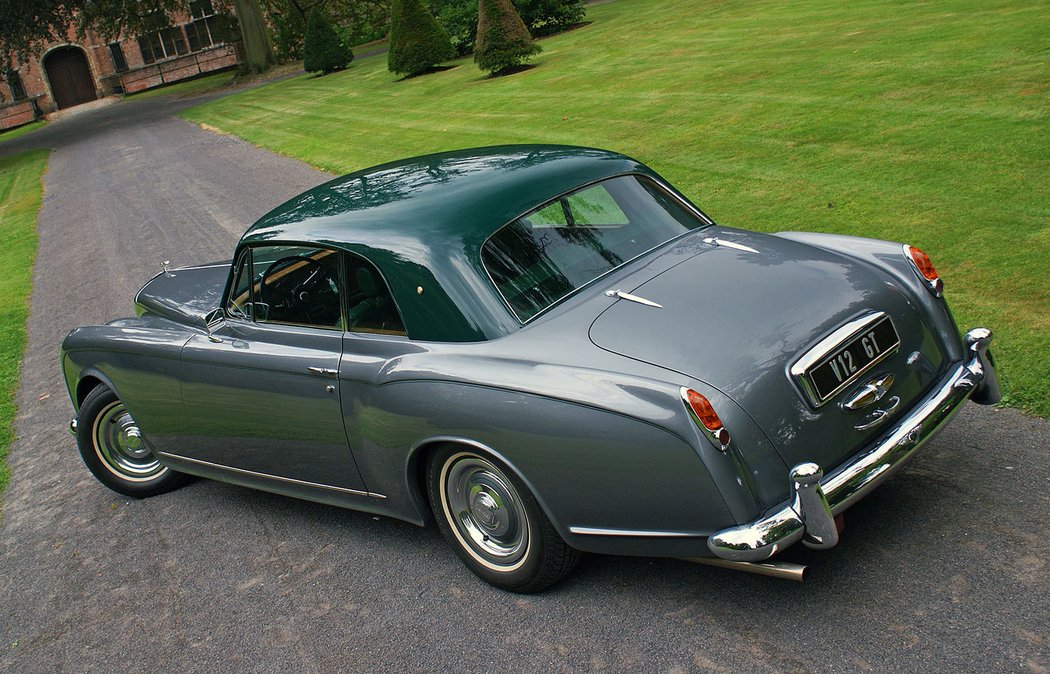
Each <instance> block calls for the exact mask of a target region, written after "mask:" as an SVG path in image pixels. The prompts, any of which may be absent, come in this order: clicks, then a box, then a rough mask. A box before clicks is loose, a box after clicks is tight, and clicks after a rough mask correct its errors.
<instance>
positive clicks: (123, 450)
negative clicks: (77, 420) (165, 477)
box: [92, 401, 167, 482]
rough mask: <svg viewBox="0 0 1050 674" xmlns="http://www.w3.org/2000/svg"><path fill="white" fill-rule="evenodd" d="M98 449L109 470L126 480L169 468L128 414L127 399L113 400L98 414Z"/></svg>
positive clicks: (147, 477)
mask: <svg viewBox="0 0 1050 674" xmlns="http://www.w3.org/2000/svg"><path fill="white" fill-rule="evenodd" d="M93 431H94V432H93V434H92V435H93V437H94V441H95V453H96V454H97V455H98V458H99V459H101V460H102V465H104V466H105V467H106V468H107V469H108V470H109V471H110V472H112V473H113V474H114V475H116V476H117V477H120V478H122V479H124V480H132V481H136V482H144V481H146V480H152V479H153V478H155V477H156V476H157V475H159V474H160V473H162V472H163V471H165V470H167V468H165V467H164V466H161V465H160V462H159V461H157V459H156V458H155V457H154V456H153V448H152V447H150V446H149V443H148V442H147V441H146V439H145V438H144V437H142V431H140V430H139V427H138V425H137V424H136V423H135V420H134V419H132V418H131V415H130V414H128V410H127V408H125V407H124V403H122V402H120V401H117V402H114V403H111V404H110V405H109V406H107V407H106V408H105V409H104V410H102V412H100V413H99V415H98V417H96V418H95V427H94V429H93Z"/></svg>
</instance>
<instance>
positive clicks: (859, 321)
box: [789, 311, 901, 407]
mask: <svg viewBox="0 0 1050 674" xmlns="http://www.w3.org/2000/svg"><path fill="white" fill-rule="evenodd" d="M884 318H885V319H886V320H888V321H889V322H890V325H891V326H893V332H894V334H896V335H897V343H896V344H894V345H893V346H892V347H890V348H889V349H886V350H885V351H883V352H882V354H881V355H879V357H878V358H876V359H875V360H873V361H871V362H870V363H868V364H867V365H865V366H864V367H862V368H861V369H859V370H857V371H856V372H854V373H853V374H852V375H851V376H850V377H849V378H848V379H846V380H844V381H843V382H842V383H841V384H839V385H838V387H837V388H836V389H835V390H834V391H832V392H831V393H829V394H828V395H826V396H825V397H824V398H821V397H820V395H819V394H818V393H817V391H816V390H815V389H814V388H813V384H812V383H810V381H809V378H808V377H806V373H807V372H809V371H810V370H812V369H813V368H815V367H818V366H819V365H822V364H823V363H822V362H821V361H823V360H824V359H825V358H827V357H828V355H829V354H831V353H832V352H833V351H835V349H837V348H838V347H840V346H842V345H843V344H845V343H846V342H849V341H851V340H852V339H853V338H854V337H856V336H857V335H859V334H861V333H862V332H864V331H865V330H867V329H868V328H870V327H872V326H873V325H875V324H876V323H879V322H880V321H882V319H884ZM900 345H901V336H900V333H899V332H897V326H896V325H893V319H892V318H890V317H889V316H888V315H887V314H886V312H885V311H874V312H872V313H869V314H864V315H863V316H860V317H858V318H854V319H853V320H851V321H849V322H847V323H845V324H843V325H842V326H840V327H838V328H836V329H835V331H834V332H832V333H831V334H830V335H828V336H827V337H825V338H824V339H822V340H820V341H819V342H817V344H816V346H814V347H812V348H811V349H809V350H808V351H806V352H805V353H804V354H802V356H800V357H799V359H798V360H796V361H795V363H794V364H793V365H792V366H791V368H790V370H789V371H790V372H791V376H793V377H794V378H795V381H796V382H798V385H799V387H800V388H801V389H802V390H803V392H804V393H805V394H806V398H807V399H808V400H809V402H810V404H812V405H813V406H814V407H823V406H824V405H826V404H827V403H828V401H830V400H831V399H832V398H834V397H835V396H836V395H838V394H839V393H841V392H842V390H843V389H845V388H847V387H849V386H850V385H851V384H854V383H856V381H857V380H858V379H860V378H861V377H863V376H864V374H865V373H866V372H869V371H870V370H871V369H872V368H874V367H875V366H876V365H878V364H879V363H881V362H882V361H884V360H886V359H887V358H889V357H890V356H892V355H893V354H895V353H897V351H898V350H899V349H900Z"/></svg>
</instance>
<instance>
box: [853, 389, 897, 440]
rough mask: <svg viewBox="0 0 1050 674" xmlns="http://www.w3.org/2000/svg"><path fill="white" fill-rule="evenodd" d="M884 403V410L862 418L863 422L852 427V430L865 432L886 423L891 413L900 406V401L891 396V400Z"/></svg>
mask: <svg viewBox="0 0 1050 674" xmlns="http://www.w3.org/2000/svg"><path fill="white" fill-rule="evenodd" d="M886 403H887V406H886V407H885V408H883V409H881V410H875V411H874V412H872V413H871V414H869V415H868V416H866V417H864V420H863V421H861V423H859V424H857V425H856V426H854V427H853V428H854V429H856V430H858V431H866V430H868V429H869V428H875V427H876V426H878V425H879V424H881V423H883V422H885V421H887V420H888V419H889V418H890V414H892V413H893V411H894V410H896V409H897V407H898V406H900V404H901V399H900V398H898V397H897V396H893V397H892V398H890V399H889V400H887V401H886Z"/></svg>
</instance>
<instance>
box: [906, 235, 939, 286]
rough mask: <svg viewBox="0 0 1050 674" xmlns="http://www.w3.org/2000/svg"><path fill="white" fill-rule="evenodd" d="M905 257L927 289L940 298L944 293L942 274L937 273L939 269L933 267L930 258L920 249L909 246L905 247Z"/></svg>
mask: <svg viewBox="0 0 1050 674" xmlns="http://www.w3.org/2000/svg"><path fill="white" fill-rule="evenodd" d="M904 256H905V257H906V258H908V260H910V261H911V264H912V267H913V268H914V269H915V272H916V273H917V274H918V275H919V278H921V279H922V280H923V281H925V283H926V287H927V288H929V290H930V292H932V293H933V294H934V295H935V296H936V297H940V296H941V295H942V294H943V293H944V281H942V280H941V276H940V274H938V273H937V269H936V268H935V267H934V266H933V262H932V261H931V260H930V256H929V255H927V254H926V253H924V252H922V251H921V250H919V249H918V248H916V247H914V246H909V245H907V244H905V245H904Z"/></svg>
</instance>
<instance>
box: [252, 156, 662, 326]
mask: <svg viewBox="0 0 1050 674" xmlns="http://www.w3.org/2000/svg"><path fill="white" fill-rule="evenodd" d="M624 173H644V174H647V175H653V174H652V172H651V171H650V170H649V169H648V168H646V167H645V166H643V165H642V164H639V163H638V162H636V161H634V160H633V159H630V158H629V157H625V156H624V155H621V154H617V153H614V152H607V151H604V150H594V149H589V148H580V147H569V146H558V145H504V146H497V147H488V148H479V149H471V150H455V151H452V152H443V153H440V154H431V155H425V156H422V157H414V158H411V159H404V160H401V161H396V162H392V163H389V164H383V165H381V166H376V167H373V168H369V169H365V170H363V171H357V172H354V173H351V174H349V175H346V176H343V177H341V178H336V179H335V180H332V181H329V182H327V183H324V184H323V185H319V186H317V187H315V188H313V189H311V190H309V191H308V192H304V193H303V194H301V195H299V196H298V197H295V198H294V199H291V200H290V201H288V202H286V203H284V204H282V205H281V206H279V207H277V208H276V209H274V210H273V211H271V212H270V213H269V214H267V215H265V216H263V217H262V218H261V219H260V220H259V221H258V222H256V223H255V224H254V225H253V226H252V227H251V228H249V229H248V231H247V232H245V234H244V236H243V237H242V239H241V245H251V244H257V243H263V242H273V243H276V242H289V243H290V242H309V243H317V244H320V245H324V246H329V247H335V248H342V249H344V250H348V251H351V252H356V253H358V254H361V255H363V256H364V257H366V258H367V259H369V260H371V261H372V262H373V263H374V264H375V265H376V266H377V267H379V269H380V271H381V272H382V273H383V274H384V276H385V277H386V278H387V281H388V282H389V283H390V286H391V291H392V292H393V294H394V298H395V300H396V301H397V303H398V306H399V307H400V308H401V312H402V314H403V315H404V316H403V318H404V319H405V323H406V327H407V328H408V332H409V334H410V335H411V336H412V337H413V338H416V339H433V340H442V341H470V340H480V339H486V338H492V337H495V336H498V335H500V334H506V333H507V332H508V331H510V330H512V329H514V327H516V325H517V321H516V320H514V318H513V317H512V316H511V314H510V313H509V311H508V310H507V309H506V307H505V306H504V305H503V303H502V301H501V300H500V299H499V296H498V294H497V293H496V292H495V289H494V288H493V287H492V285H491V283H489V282H488V279H487V278H486V277H485V273H484V270H483V268H482V267H481V260H480V249H481V244H482V243H484V241H485V239H487V238H488V237H489V235H491V234H492V233H493V232H494V231H496V230H497V229H498V228H499V227H501V226H502V225H504V224H506V223H508V222H510V221H511V220H513V219H515V218H517V217H518V216H520V215H524V214H525V213H526V212H528V211H530V210H532V209H533V208H535V207H536V206H538V205H540V204H542V203H544V202H546V201H548V200H550V199H553V198H554V197H556V196H558V195H560V194H562V193H564V192H566V191H569V190H571V189H574V188H576V187H579V186H581V185H584V184H586V183H589V182H593V181H596V180H600V179H602V178H607V177H610V176H613V175H619V174H624ZM417 286H422V287H423V288H424V294H423V295H418V294H417V293H416V288H417Z"/></svg>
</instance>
